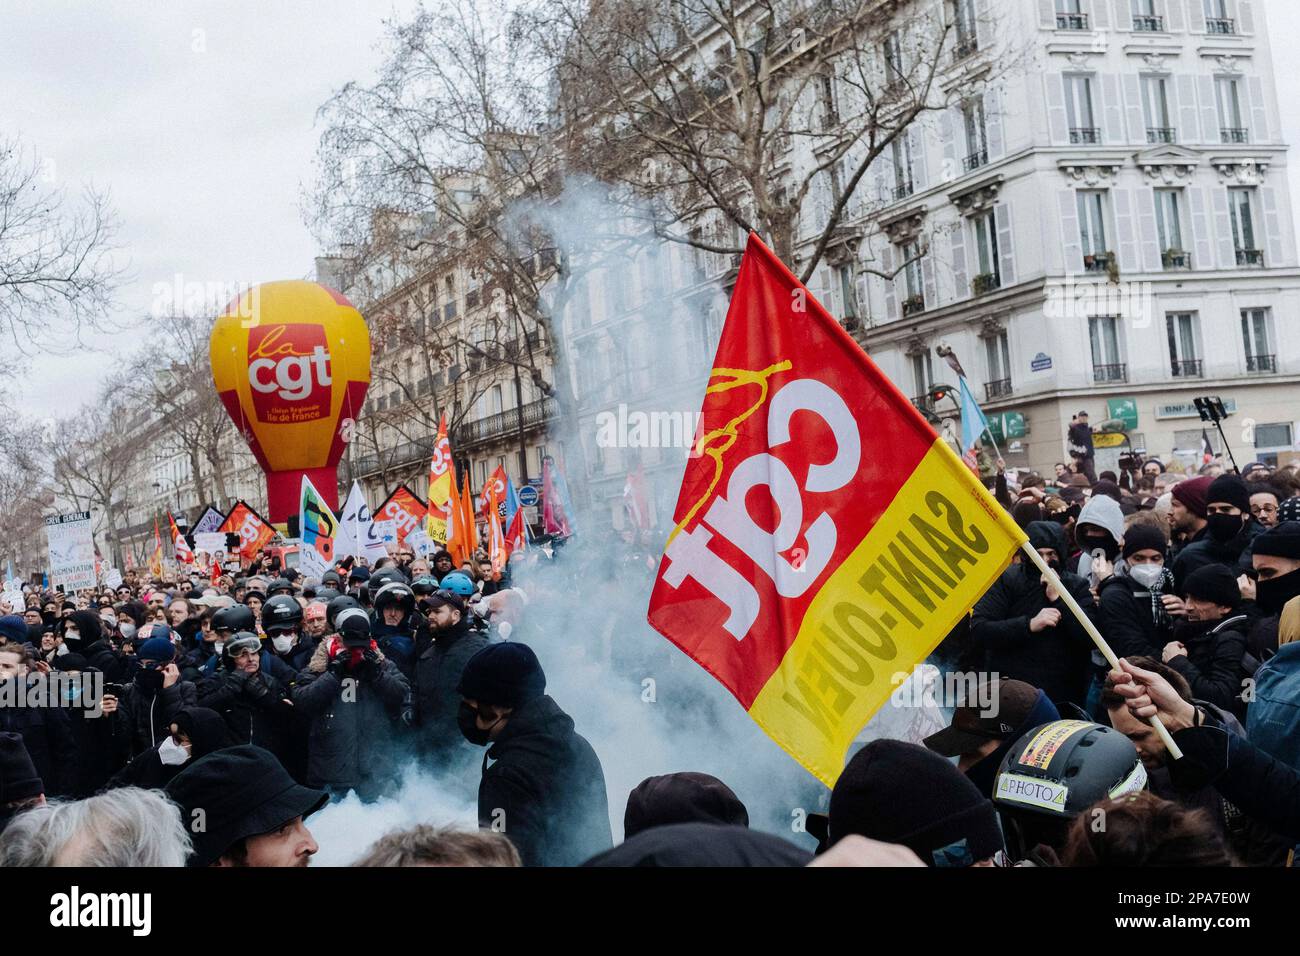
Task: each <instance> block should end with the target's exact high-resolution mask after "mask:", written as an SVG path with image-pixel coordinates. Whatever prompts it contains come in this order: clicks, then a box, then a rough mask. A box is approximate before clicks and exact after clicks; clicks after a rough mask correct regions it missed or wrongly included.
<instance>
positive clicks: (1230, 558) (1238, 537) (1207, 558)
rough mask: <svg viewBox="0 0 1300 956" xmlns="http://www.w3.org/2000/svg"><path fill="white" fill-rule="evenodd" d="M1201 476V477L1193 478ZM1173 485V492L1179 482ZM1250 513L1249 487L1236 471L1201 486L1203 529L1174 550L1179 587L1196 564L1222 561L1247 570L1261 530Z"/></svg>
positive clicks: (1239, 572)
mask: <svg viewBox="0 0 1300 956" xmlns="http://www.w3.org/2000/svg"><path fill="white" fill-rule="evenodd" d="M1196 480H1201V479H1196ZM1181 484H1185V483H1180V484H1179V485H1175V486H1174V494H1175V495H1177V493H1178V491H1177V489H1178V488H1179V487H1180V486H1181ZM1263 530H1264V529H1263V526H1262V525H1260V523H1259V522H1258V521H1256V520H1255V519H1254V518H1253V517H1251V514H1250V490H1249V489H1248V488H1247V487H1246V483H1245V482H1244V481H1242V480H1241V479H1240V478H1238V477H1237V476H1236V475H1220V476H1219V477H1218V478H1215V479H1214V480H1213V481H1211V482H1210V483H1209V484H1208V485H1206V486H1205V529H1204V531H1202V532H1201V533H1200V534H1198V535H1197V537H1196V538H1195V539H1194V540H1193V541H1192V542H1191V543H1190V544H1188V545H1187V547H1185V548H1183V550H1182V551H1180V552H1179V553H1178V557H1177V559H1176V560H1175V562H1174V577H1175V578H1177V579H1178V584H1179V587H1182V586H1183V585H1184V584H1186V582H1187V576H1188V575H1190V574H1191V573H1192V572H1193V571H1195V570H1196V569H1197V568H1203V567H1205V566H1206V565H1208V564H1226V565H1227V566H1228V567H1229V568H1231V569H1232V570H1233V572H1234V573H1235V574H1245V573H1246V572H1247V571H1249V570H1251V559H1250V558H1251V542H1252V541H1254V539H1255V537H1256V536H1257V535H1258V534H1259V533H1260V532H1261V531H1263Z"/></svg>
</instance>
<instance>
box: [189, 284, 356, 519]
mask: <svg viewBox="0 0 1300 956" xmlns="http://www.w3.org/2000/svg"><path fill="white" fill-rule="evenodd" d="M209 354H210V356H211V360H212V380H213V382H214V384H215V385H216V387H217V394H218V395H220V396H221V401H222V403H223V404H224V405H225V407H226V411H227V413H229V415H230V417H231V419H233V420H234V422H235V425H236V426H237V427H238V428H239V431H240V433H241V434H243V436H244V440H245V441H247V442H248V447H249V448H250V449H252V452H253V455H254V456H255V457H256V458H257V463H258V464H259V465H261V466H262V470H263V471H264V472H266V491H267V499H268V505H269V509H268V510H269V512H270V515H269V517H270V519H271V521H272V522H274V523H276V524H283V523H285V522H286V521H288V520H289V517H290V516H291V515H294V514H296V513H297V511H298V492H299V489H300V488H301V486H302V477H303V475H306V476H307V477H308V478H310V479H311V483H312V484H313V485H314V486H315V487H316V488H318V489H319V490H320V494H321V497H323V498H325V499H326V502H327V503H328V504H329V506H330V507H331V508H334V509H335V510H337V508H338V475H337V468H338V463H339V459H340V458H341V457H342V456H343V449H344V447H345V446H346V444H347V441H348V440H349V439H350V438H351V428H352V422H353V421H355V419H356V418H357V416H358V415H360V413H361V405H362V403H363V402H364V401H365V398H366V389H367V387H368V386H369V384H370V332H369V330H368V329H367V328H366V322H365V319H363V318H362V317H361V313H360V312H358V311H357V310H356V308H354V307H353V305H352V303H351V302H349V301H348V300H347V299H345V298H344V297H343V296H341V295H339V294H338V293H337V292H334V291H333V290H331V289H327V288H326V287H325V286H323V285H318V284H317V283H315V282H304V281H288V282H267V283H264V284H262V285H258V286H254V287H252V288H251V289H249V290H247V291H245V292H244V293H243V294H242V295H240V296H238V297H237V298H236V299H234V300H233V301H232V302H231V303H230V304H229V305H227V306H226V308H225V310H224V311H223V312H222V314H221V315H220V316H218V317H217V321H216V324H215V325H213V327H212V338H211V340H210V342H209Z"/></svg>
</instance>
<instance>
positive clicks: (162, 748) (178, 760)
mask: <svg viewBox="0 0 1300 956" xmlns="http://www.w3.org/2000/svg"><path fill="white" fill-rule="evenodd" d="M158 759H159V760H161V761H162V764H163V766H164V767H179V766H180V765H181V764H183V763H184V762H185V761H187V760H189V759H190V754H189V751H187V750H186V749H185V748H184V747H182V746H181V745H180V744H178V743H177V742H176V738H174V737H168V738H167V739H166V740H164V741H163V742H162V743H161V744H159V745H158Z"/></svg>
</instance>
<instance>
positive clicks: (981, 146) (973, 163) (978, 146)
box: [961, 97, 989, 172]
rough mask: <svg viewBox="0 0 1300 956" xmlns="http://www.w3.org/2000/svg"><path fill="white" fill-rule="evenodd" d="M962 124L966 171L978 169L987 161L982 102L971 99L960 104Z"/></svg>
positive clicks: (975, 98)
mask: <svg viewBox="0 0 1300 956" xmlns="http://www.w3.org/2000/svg"><path fill="white" fill-rule="evenodd" d="M961 112H962V123H963V125H964V126H965V128H966V163H965V166H966V171H967V172H970V171H971V170H972V169H978V168H979V167H981V166H983V165H984V164H985V163H987V162H988V161H989V150H988V145H989V144H988V136H987V130H986V129H985V125H984V101H983V99H981V98H980V97H972V98H971V99H969V100H967V101H966V102H965V103H963V104H962V108H961Z"/></svg>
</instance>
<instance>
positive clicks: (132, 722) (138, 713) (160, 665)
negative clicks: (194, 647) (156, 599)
mask: <svg viewBox="0 0 1300 956" xmlns="http://www.w3.org/2000/svg"><path fill="white" fill-rule="evenodd" d="M136 660H137V661H138V662H139V665H140V669H139V670H138V671H136V673H135V677H134V679H133V680H132V682H131V683H130V684H127V685H126V686H125V687H123V688H122V696H121V697H120V698H119V699H118V709H117V713H116V714H115V715H114V719H115V720H118V721H121V724H120V726H121V727H123V728H124V729H125V733H126V734H127V736H128V739H129V740H130V745H131V755H132V756H136V755H138V754H141V753H144V752H145V751H146V750H152V749H154V748H155V747H157V746H158V745H159V744H160V743H162V739H163V738H164V737H166V736H167V735H168V734H169V733H171V730H170V727H171V724H172V721H174V720H175V719H176V715H177V714H178V713H180V711H181V709H182V708H185V707H194V706H196V705H197V703H198V694H197V692H196V690H195V687H194V684H193V683H191V682H190V681H187V680H181V672H180V668H179V667H177V666H176V648H175V646H174V645H173V644H172V642H171V640H170V638H167V637H150V638H149V639H148V640H147V641H145V642H144V643H143V644H141V645H140V649H139V650H138V651H137V652H136Z"/></svg>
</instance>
